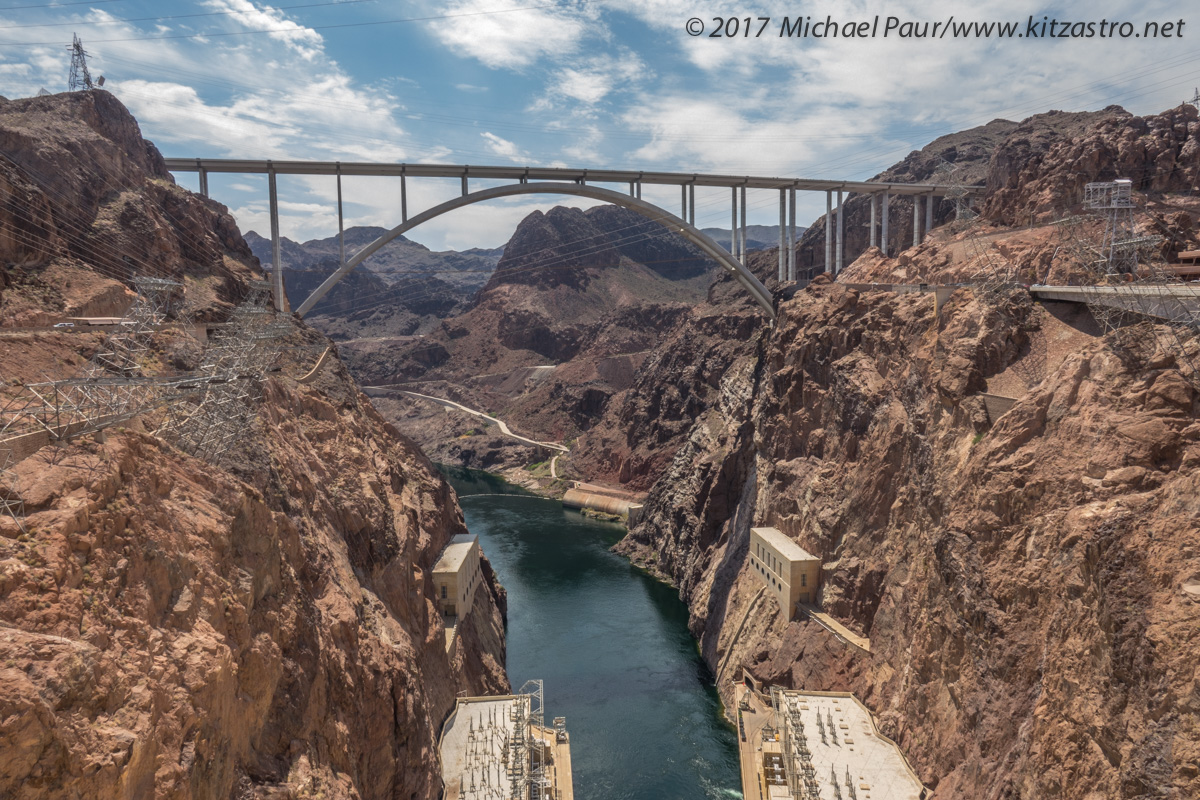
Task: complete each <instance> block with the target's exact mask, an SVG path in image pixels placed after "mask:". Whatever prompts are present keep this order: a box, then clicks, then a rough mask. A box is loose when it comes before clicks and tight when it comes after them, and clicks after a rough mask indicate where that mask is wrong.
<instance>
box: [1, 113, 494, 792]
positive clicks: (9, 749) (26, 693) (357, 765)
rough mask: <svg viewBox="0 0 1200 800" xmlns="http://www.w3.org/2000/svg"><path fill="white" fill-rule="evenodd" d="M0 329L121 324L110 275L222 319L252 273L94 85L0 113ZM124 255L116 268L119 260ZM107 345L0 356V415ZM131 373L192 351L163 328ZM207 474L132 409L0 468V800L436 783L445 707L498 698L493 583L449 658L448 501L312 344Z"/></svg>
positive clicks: (69, 343)
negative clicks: (8, 471) (6, 500)
mask: <svg viewBox="0 0 1200 800" xmlns="http://www.w3.org/2000/svg"><path fill="white" fill-rule="evenodd" d="M0 141H2V142H3V152H4V154H5V159H4V162H3V164H0V172H2V174H3V178H2V180H3V185H4V186H5V187H6V190H7V194H8V196H9V197H10V198H13V197H14V196H16V197H19V200H16V201H15V202H14V201H11V200H10V202H8V203H7V204H6V205H5V212H4V215H5V216H4V217H3V219H2V220H0V222H2V224H3V225H4V231H5V235H4V236H3V237H0V240H2V241H3V242H4V247H5V248H7V249H6V251H5V271H4V275H5V284H4V286H3V293H2V294H0V314H2V318H3V320H4V324H5V327H9V326H19V325H29V324H36V323H37V322H38V321H42V320H49V319H54V318H60V316H61V315H63V314H80V313H97V312H99V313H103V312H108V313H114V312H117V313H119V312H120V311H122V310H123V309H124V308H125V307H127V306H128V305H129V303H130V302H131V300H132V295H131V293H130V292H129V291H128V290H127V289H126V288H125V283H126V282H127V281H128V279H129V277H130V274H131V272H133V271H135V270H136V271H138V272H141V273H143V274H146V273H148V274H150V275H159V276H162V277H171V278H173V279H176V280H179V281H181V282H183V283H184V288H185V293H186V296H187V297H188V298H189V299H191V300H192V302H193V304H194V305H195V306H196V307H195V309H194V311H195V314H196V316H197V317H198V318H201V319H210V320H213V321H221V320H223V319H225V318H226V317H227V316H228V314H229V312H230V309H231V308H232V305H233V304H234V303H236V302H238V301H239V299H240V297H241V295H242V294H244V293H245V291H246V285H247V281H248V280H249V279H251V278H252V277H253V276H254V274H255V273H256V271H257V270H256V267H257V265H256V262H255V259H254V257H253V256H252V254H251V253H250V251H249V248H248V247H247V246H246V244H245V243H244V241H243V240H242V238H241V236H240V234H239V233H238V232H237V228H236V226H235V225H234V223H233V221H232V218H231V217H230V216H229V214H228V211H227V210H226V209H225V208H224V207H223V206H221V205H220V204H218V203H215V202H213V201H211V200H207V199H205V198H202V197H200V196H198V195H194V194H192V193H190V192H186V191H184V190H182V189H180V188H179V187H177V186H176V185H175V183H174V181H173V179H172V178H171V176H170V174H169V173H168V172H167V171H166V169H165V167H164V165H163V164H162V161H161V157H160V156H159V155H158V151H157V149H156V148H155V147H154V146H153V145H152V144H150V143H149V142H146V141H145V140H143V139H142V138H141V136H140V133H139V130H138V126H137V123H136V122H135V121H134V120H133V118H132V117H131V116H130V115H129V113H128V112H127V111H126V110H125V109H124V107H122V106H121V104H120V103H119V102H117V101H116V100H115V98H113V97H112V96H111V95H109V94H107V93H105V92H103V91H93V92H79V93H72V94H65V95H58V96H49V97H39V98H32V99H28V100H14V101H6V102H4V103H2V104H0ZM121 253H126V254H130V257H129V258H125V259H123V258H121V257H120V256H119V255H118V254H121ZM102 338H103V337H102V334H96V333H88V332H85V331H79V332H74V331H59V330H55V329H49V330H44V331H40V332H31V333H24V334H18V335H14V336H10V337H4V338H3V339H0V363H2V364H3V372H4V375H3V376H2V377H3V378H4V381H5V382H4V386H3V392H4V395H5V401H7V400H9V399H11V398H15V397H17V396H18V395H19V393H20V386H21V384H23V383H25V382H29V381H35V380H39V379H42V378H43V376H45V375H50V376H53V377H60V376H61V377H65V376H66V375H69V374H71V372H73V371H74V369H75V368H77V367H78V366H79V365H80V364H81V363H82V362H83V361H84V360H85V359H86V358H87V357H88V356H90V355H91V353H92V352H93V351H94V350H95V349H96V348H97V347H98V346H99V345H100V344H101V340H102ZM160 339H161V342H160V344H161V347H162V350H161V352H159V353H156V356H155V361H154V363H152V364H147V365H146V368H147V369H151V370H153V371H157V372H165V371H167V370H169V369H170V368H171V366H172V365H171V359H172V353H175V354H176V361H178V360H179V359H184V360H186V357H187V354H188V353H191V354H192V355H191V356H190V357H191V358H195V351H196V350H197V349H198V348H197V346H196V345H195V344H194V343H193V344H191V345H188V344H187V342H186V340H182V339H172V338H171V332H170V331H164V332H163V334H162V336H161V337H160ZM292 340H293V341H291V344H292V345H294V346H292V347H289V348H287V349H285V350H284V354H283V356H282V358H281V360H280V362H279V364H278V365H277V366H278V367H279V369H278V371H277V372H275V373H272V374H271V375H270V376H269V377H267V378H266V380H265V382H264V384H263V386H262V394H261V402H260V403H258V404H257V406H256V413H255V415H254V418H253V422H252V424H251V426H250V429H249V430H246V431H245V432H244V435H243V436H242V437H241V439H240V441H239V443H238V445H237V447H236V448H235V449H234V451H232V452H231V453H230V454H229V455H228V457H227V459H226V460H223V461H222V462H220V463H218V464H213V463H206V462H205V461H202V460H199V459H196V458H192V457H189V456H186V455H184V454H183V453H180V452H179V451H177V450H174V449H172V448H170V447H168V446H167V445H165V444H164V443H163V442H162V441H161V440H159V439H158V438H156V437H154V436H153V435H151V433H152V432H153V430H154V428H155V416H156V414H155V413H150V414H148V415H144V416H143V417H142V418H139V419H135V420H132V421H131V422H129V423H127V424H126V425H124V426H118V427H111V428H108V429H106V430H104V431H102V432H100V433H98V434H96V435H94V436H89V437H82V438H78V439H74V440H70V441H67V442H63V443H62V444H61V445H55V446H52V447H48V448H44V449H43V450H42V451H41V452H39V453H37V454H35V455H33V456H30V457H29V458H26V459H24V460H23V461H21V462H19V463H18V464H16V466H15V467H14V468H13V469H12V474H13V475H14V477H15V482H16V487H17V492H18V494H19V498H20V500H22V501H23V503H24V516H23V519H22V520H21V524H19V525H18V524H17V522H16V520H14V519H13V518H11V517H9V516H7V515H5V516H4V518H3V520H0V750H2V751H3V758H2V759H0V795H2V796H5V797H13V798H38V797H68V796H86V797H94V798H103V797H113V798H117V797H146V796H150V795H151V794H153V795H154V796H157V797H177V798H191V797H231V796H238V797H296V796H309V797H311V796H318V797H321V796H323V797H362V798H368V797H371V798H384V797H405V798H428V799H429V800H432V799H433V798H436V797H438V796H439V794H440V790H441V786H440V783H441V781H440V774H439V771H438V768H437V763H436V761H437V759H436V755H435V754H436V741H437V731H438V728H439V726H440V724H441V721H442V719H443V718H444V717H445V716H446V714H448V713H449V711H450V709H451V708H452V706H453V704H454V698H455V696H456V695H457V694H458V693H460V692H463V691H467V692H470V693H477V694H481V693H485V692H502V691H505V690H507V689H508V682H507V676H506V674H505V671H504V660H505V659H504V638H503V614H504V608H505V606H504V592H503V589H502V587H501V586H500V583H499V581H497V580H496V578H495V575H494V574H493V573H492V572H491V570H490V567H485V569H484V574H485V583H486V587H487V589H486V591H479V592H477V593H476V600H475V607H474V608H473V610H472V611H473V613H472V614H470V615H469V616H468V617H467V618H466V619H465V620H464V621H463V623H461V624H460V626H459V629H458V635H457V645H456V647H455V648H454V649H452V650H450V651H447V649H446V647H445V635H444V627H443V622H442V618H441V616H440V615H439V614H438V613H436V608H435V604H434V591H433V585H432V580H431V576H430V571H431V569H432V566H433V564H434V562H435V561H436V559H437V557H438V554H439V552H440V551H441V549H442V547H443V546H444V545H445V544H446V543H447V542H448V541H449V540H450V538H451V537H452V536H454V535H455V534H458V533H462V532H465V527H464V524H463V518H462V513H461V511H460V510H459V508H458V506H457V503H456V501H455V497H454V494H453V492H452V491H451V490H450V489H449V487H448V486H447V484H446V483H445V482H444V480H443V479H442V478H441V476H440V475H439V474H438V473H437V472H436V471H435V470H434V469H433V467H432V465H431V464H430V462H429V461H428V460H427V458H426V457H425V456H424V455H423V454H422V453H421V452H420V451H419V450H418V449H417V448H416V447H415V445H413V444H412V443H411V442H409V441H408V440H406V439H404V438H403V437H402V436H400V435H399V434H398V433H397V432H396V430H395V429H394V428H393V427H392V426H390V425H389V424H388V423H387V422H385V421H384V420H383V419H382V418H381V417H380V416H379V415H378V414H377V413H376V412H375V411H374V409H373V408H372V406H371V404H370V403H369V402H368V401H367V400H366V398H365V397H363V395H362V394H361V393H360V392H359V391H358V389H357V387H356V386H355V385H354V383H353V381H352V379H351V378H350V376H349V374H348V373H347V372H346V371H345V369H344V367H343V366H342V365H341V363H340V361H339V360H338V359H337V358H336V357H334V358H332V359H329V360H327V361H326V366H324V368H323V369H322V370H321V371H320V372H319V374H318V375H317V376H316V377H315V379H312V380H309V382H307V383H300V382H299V381H297V380H295V378H296V377H300V376H303V375H304V374H305V373H306V372H308V371H309V370H310V369H311V368H312V366H313V361H314V360H315V359H316V356H317V355H320V353H321V351H322V350H323V349H325V348H327V347H328V341H327V340H325V339H324V337H322V336H320V335H319V334H317V333H316V332H314V331H312V330H311V329H305V328H301V329H299V330H297V332H296V333H295V334H293V337H292Z"/></svg>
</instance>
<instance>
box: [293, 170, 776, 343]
mask: <svg viewBox="0 0 1200 800" xmlns="http://www.w3.org/2000/svg"><path fill="white" fill-rule="evenodd" d="M523 194H566V195H574V196H576V197H588V198H591V199H593V200H600V201H603V202H606V203H612V204H613V205H617V206H621V207H623V208H628V209H629V210H630V211H636V212H637V213H639V214H641V215H642V216H643V217H646V218H647V219H650V220H653V221H654V222H657V223H659V224H660V225H662V226H663V227H665V228H667V229H668V230H671V231H673V232H675V233H678V234H679V235H680V236H682V237H683V238H685V239H687V240H688V241H689V242H691V243H692V244H694V245H696V246H697V247H698V248H700V250H701V251H702V252H703V253H704V254H705V255H706V256H708V257H709V258H711V259H713V260H714V261H716V262H717V263H718V264H720V265H721V267H722V269H724V270H725V271H726V272H728V273H729V274H730V275H732V276H733V277H734V279H736V280H737V282H738V283H740V284H741V285H742V287H743V288H745V290H746V291H747V292H749V293H750V296H751V297H752V298H753V299H754V301H755V302H756V303H758V304H759V305H760V306H761V307H762V309H763V310H764V311H766V312H767V316H768V317H769V318H770V319H771V320H772V321H774V319H775V305H774V303H773V302H772V299H771V293H770V292H769V291H767V287H765V286H763V284H762V281H760V280H759V279H758V278H756V277H754V273H752V272H750V270H748V269H746V268H745V267H744V266H742V264H741V262H740V261H738V260H737V259H736V258H734V257H733V256H731V255H730V254H729V253H728V251H726V250H725V249H724V248H722V247H721V246H720V245H718V244H717V243H716V242H714V241H713V240H712V239H710V238H709V237H708V235H707V234H705V233H703V232H701V231H700V229H698V228H695V227H693V226H691V225H689V224H688V223H687V222H685V221H684V220H682V219H680V218H679V217H677V216H675V215H674V214H672V213H670V212H669V211H665V210H663V209H662V208H659V207H658V206H656V205H654V204H653V203H647V202H646V201H644V200H641V199H639V198H636V197H630V196H629V195H627V194H622V193H620V192H614V191H613V190H611V189H602V188H600V187H599V186H589V185H587V184H576V183H547V182H541V183H516V184H511V185H508V186H496V187H493V188H491V189H481V190H479V191H477V192H471V193H470V194H465V195H463V196H462V197H456V198H454V199H453V200H447V201H446V202H445V203H441V204H440V205H436V206H434V207H433V208H430V209H429V210H427V211H423V212H421V213H420V214H417V215H416V216H415V217H412V218H411V219H409V220H408V221H407V222H404V223H402V224H400V225H397V226H396V227H394V228H392V229H391V230H390V231H388V232H387V233H385V234H383V235H382V236H380V237H379V238H378V239H376V240H375V241H373V242H371V243H370V244H369V245H367V246H366V247H364V248H363V249H362V250H359V251H358V252H357V253H355V254H354V256H353V257H352V258H350V259H347V261H346V263H345V264H343V265H342V266H341V267H339V268H338V269H337V271H335V272H334V273H333V274H332V275H330V276H329V277H328V278H326V279H325V281H324V283H322V284H321V285H320V286H318V287H317V288H316V290H315V291H314V292H313V293H312V294H311V295H309V296H308V298H307V299H306V300H305V301H304V302H303V303H301V304H300V306H299V308H297V309H296V313H297V314H298V315H299V316H301V317H302V316H304V315H305V314H307V313H308V312H309V311H311V310H312V308H313V306H315V305H316V304H317V303H318V302H320V300H321V298H322V297H324V296H325V295H326V294H327V293H328V292H329V290H330V289H332V288H333V287H334V285H335V284H336V283H337V282H338V281H340V280H341V279H342V278H344V277H345V276H346V275H347V274H348V273H349V272H350V270H352V269H354V268H355V267H357V266H358V265H359V264H361V263H362V262H363V261H365V260H366V259H367V258H370V257H371V256H372V255H373V254H374V253H375V252H376V251H378V250H379V248H381V247H383V246H384V245H385V244H387V243H388V242H390V241H392V240H393V239H395V238H396V237H397V236H400V235H401V234H404V233H407V232H408V231H410V230H412V229H413V228H415V227H417V226H418V225H421V224H423V223H425V222H429V221H430V220H431V219H434V218H436V217H440V216H441V215H442V214H446V213H448V212H450V211H454V210H455V209H457V208H462V207H463V206H469V205H471V204H472V203H481V202H483V201H485V200H495V199H498V198H501V197H514V196H516V195H523Z"/></svg>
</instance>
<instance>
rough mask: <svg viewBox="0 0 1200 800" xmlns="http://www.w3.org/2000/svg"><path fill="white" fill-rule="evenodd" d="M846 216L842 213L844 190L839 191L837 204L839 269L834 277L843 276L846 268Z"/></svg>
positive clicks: (835, 271) (837, 268)
mask: <svg viewBox="0 0 1200 800" xmlns="http://www.w3.org/2000/svg"><path fill="white" fill-rule="evenodd" d="M844 217H845V214H844V213H842V190H841V189H838V204H837V267H836V269H835V270H834V273H833V274H834V275H841V274H842V270H843V269H844V268H845V266H846V265H845V264H843V263H842V261H843V254H844V253H845V238H846V223H845V220H844V219H843V218H844Z"/></svg>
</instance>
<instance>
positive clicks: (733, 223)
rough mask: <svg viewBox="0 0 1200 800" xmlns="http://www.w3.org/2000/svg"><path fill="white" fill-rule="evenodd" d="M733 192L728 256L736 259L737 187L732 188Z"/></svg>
mask: <svg viewBox="0 0 1200 800" xmlns="http://www.w3.org/2000/svg"><path fill="white" fill-rule="evenodd" d="M731 191H732V192H733V218H732V219H731V222H730V255H732V257H733V258H737V257H738V187H737V186H734V187H733V188H732V190H731Z"/></svg>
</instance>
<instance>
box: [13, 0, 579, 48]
mask: <svg viewBox="0 0 1200 800" xmlns="http://www.w3.org/2000/svg"><path fill="white" fill-rule="evenodd" d="M561 7H562V6H561V4H559V3H551V4H549V5H540V6H523V7H521V8H502V9H496V10H492V11H463V12H461V13H458V14H435V15H432V16H428V17H405V18H403V19H379V20H372V21H370V22H340V23H331V24H328V25H306V26H301V25H299V24H295V27H291V28H258V29H255V30H248V31H212V32H208V33H177V34H176V33H173V34H167V35H164V36H130V37H126V38H122V39H95V40H93V44H111V43H114V42H150V41H163V40H169V39H209V38H213V37H217V36H252V35H254V34H259V33H297V32H300V31H325V30H336V29H342V28H366V27H372V26H376V25H399V24H403V23H408V22H434V21H437V20H441V19H461V18H464V17H483V16H493V15H496V14H513V13H517V12H520V11H542V10H546V9H551V8H561ZM56 44H62V42H59V41H54V42H0V47H43V46H47V45H56Z"/></svg>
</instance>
